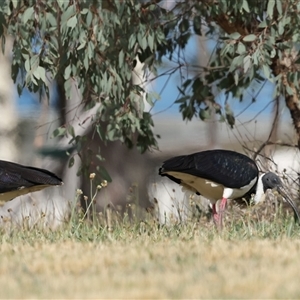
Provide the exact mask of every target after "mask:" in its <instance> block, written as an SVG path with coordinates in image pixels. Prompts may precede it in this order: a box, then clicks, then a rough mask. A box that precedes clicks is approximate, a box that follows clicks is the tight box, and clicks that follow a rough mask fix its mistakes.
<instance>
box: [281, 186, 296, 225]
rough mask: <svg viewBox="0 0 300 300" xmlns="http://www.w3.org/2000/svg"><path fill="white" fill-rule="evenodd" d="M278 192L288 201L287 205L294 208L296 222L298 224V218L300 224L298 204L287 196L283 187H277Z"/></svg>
mask: <svg viewBox="0 0 300 300" xmlns="http://www.w3.org/2000/svg"><path fill="white" fill-rule="evenodd" d="M277 191H278V193H279V194H280V195H281V196H282V197H283V198H284V200H286V201H287V203H288V204H289V205H290V206H291V207H292V208H293V210H294V213H295V216H294V217H295V222H296V217H297V218H298V222H299V224H300V213H299V210H298V208H297V206H296V204H295V203H294V201H293V200H292V199H291V198H290V197H289V196H288V195H287V194H286V192H285V191H284V189H283V188H282V187H277Z"/></svg>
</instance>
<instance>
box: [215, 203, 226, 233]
mask: <svg viewBox="0 0 300 300" xmlns="http://www.w3.org/2000/svg"><path fill="white" fill-rule="evenodd" d="M226 203H227V198H224V197H223V198H222V200H221V203H220V205H219V212H217V207H216V203H215V204H213V206H212V210H213V218H214V222H215V224H216V225H217V226H220V227H221V226H222V218H223V212H224V210H225V208H226Z"/></svg>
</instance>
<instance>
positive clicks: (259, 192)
mask: <svg viewBox="0 0 300 300" xmlns="http://www.w3.org/2000/svg"><path fill="white" fill-rule="evenodd" d="M264 175H265V173H263V174H261V175H260V176H259V178H258V180H257V184H256V192H255V196H254V203H255V204H257V203H259V202H261V201H262V199H263V195H264V193H265V192H264V185H263V182H262V178H263V177H264Z"/></svg>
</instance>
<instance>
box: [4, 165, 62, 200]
mask: <svg viewBox="0 0 300 300" xmlns="http://www.w3.org/2000/svg"><path fill="white" fill-rule="evenodd" d="M62 184H63V182H62V180H61V179H60V178H59V177H57V176H56V175H55V174H53V173H51V172H49V171H47V170H44V169H40V168H34V167H27V166H23V165H20V164H16V163H13V162H9V161H3V160H0V200H2V201H9V200H12V199H14V198H16V197H18V196H21V195H25V194H27V193H30V192H36V191H40V190H42V189H44V188H46V187H49V186H56V185H62Z"/></svg>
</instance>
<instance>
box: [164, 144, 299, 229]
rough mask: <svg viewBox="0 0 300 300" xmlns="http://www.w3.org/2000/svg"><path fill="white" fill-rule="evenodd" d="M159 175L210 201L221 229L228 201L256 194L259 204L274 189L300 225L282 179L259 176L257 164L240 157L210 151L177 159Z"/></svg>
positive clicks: (228, 153) (264, 175) (168, 164)
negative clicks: (289, 206) (288, 206)
mask: <svg viewBox="0 0 300 300" xmlns="http://www.w3.org/2000/svg"><path fill="white" fill-rule="evenodd" d="M159 174H160V175H161V176H167V177H168V178H169V179H171V180H173V181H175V182H176V183H178V184H180V185H182V186H183V187H185V188H187V189H188V190H191V191H193V192H195V193H196V194H198V195H202V196H204V197H206V198H207V199H209V200H210V202H211V204H212V210H213V217H214V221H215V222H216V223H217V224H219V225H221V224H222V213H223V211H224V209H225V207H226V202H227V199H238V198H241V197H243V196H245V195H248V194H250V193H255V197H254V202H255V203H258V202H260V201H261V199H262V196H263V194H264V193H265V192H266V190H267V189H274V188H276V189H277V191H278V193H280V194H281V195H282V196H283V198H284V199H285V200H286V201H287V202H288V203H289V204H290V205H291V207H292V208H293V210H294V212H295V215H296V216H297V217H298V220H299V221H300V214H299V211H298V209H297V206H296V205H295V203H294V202H293V201H292V200H291V199H290V198H289V197H288V196H287V195H286V193H285V192H284V190H283V185H282V182H281V180H280V178H279V177H278V176H277V175H276V174H274V173H272V172H268V173H264V174H261V175H259V170H258V167H257V165H256V163H255V161H253V160H252V159H251V158H249V157H248V156H246V155H243V154H241V153H238V152H234V151H229V150H208V151H203V152H197V153H194V154H190V155H182V156H176V157H173V158H170V159H168V160H167V161H165V162H164V163H163V165H162V167H161V168H160V169H159ZM218 200H221V203H220V205H219V210H217V208H216V202H217V201H218Z"/></svg>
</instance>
